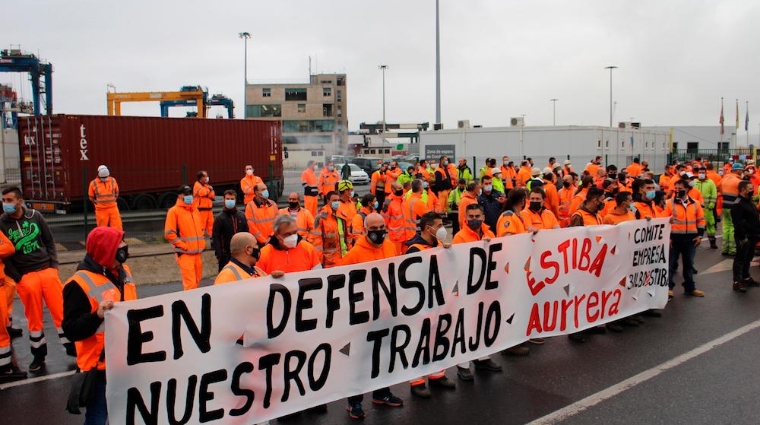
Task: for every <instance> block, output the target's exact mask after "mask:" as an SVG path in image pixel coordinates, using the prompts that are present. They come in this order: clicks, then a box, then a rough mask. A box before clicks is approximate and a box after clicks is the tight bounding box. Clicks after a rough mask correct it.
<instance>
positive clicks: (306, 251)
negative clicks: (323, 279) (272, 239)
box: [256, 240, 322, 273]
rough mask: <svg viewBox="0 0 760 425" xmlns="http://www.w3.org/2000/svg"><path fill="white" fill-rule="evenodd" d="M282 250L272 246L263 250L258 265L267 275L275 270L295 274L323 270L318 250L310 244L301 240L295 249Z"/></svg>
mask: <svg viewBox="0 0 760 425" xmlns="http://www.w3.org/2000/svg"><path fill="white" fill-rule="evenodd" d="M280 248H283V247H281V246H274V245H272V244H268V245H267V246H265V247H264V248H262V249H261V257H259V261H258V262H256V265H257V266H259V267H261V269H262V270H264V271H265V272H267V273H272V272H273V271H275V270H280V271H283V272H285V273H293V272H304V271H307V270H314V269H319V268H322V263H321V261H320V259H319V254H318V252H317V249H316V248H315V247H314V245H312V244H310V243H309V242H306V241H304V240H301V241H299V242H298V245H296V247H295V248H292V249H280Z"/></svg>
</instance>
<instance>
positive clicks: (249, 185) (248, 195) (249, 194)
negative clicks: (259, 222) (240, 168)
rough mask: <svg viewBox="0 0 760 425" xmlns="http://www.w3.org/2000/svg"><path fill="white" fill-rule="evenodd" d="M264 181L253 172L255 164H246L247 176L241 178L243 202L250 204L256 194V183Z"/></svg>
mask: <svg viewBox="0 0 760 425" xmlns="http://www.w3.org/2000/svg"><path fill="white" fill-rule="evenodd" d="M259 183H264V181H263V180H261V177H259V176H257V175H255V174H253V165H246V166H245V177H243V178H242V179H240V190H241V191H242V192H243V203H244V204H246V205H248V203H249V202H251V201H252V200H253V197H254V196H255V189H256V185H257V184H259Z"/></svg>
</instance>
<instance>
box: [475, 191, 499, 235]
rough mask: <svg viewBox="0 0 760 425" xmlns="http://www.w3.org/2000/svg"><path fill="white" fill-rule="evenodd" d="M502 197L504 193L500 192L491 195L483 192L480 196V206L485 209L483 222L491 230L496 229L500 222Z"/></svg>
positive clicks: (493, 192) (492, 192)
mask: <svg viewBox="0 0 760 425" xmlns="http://www.w3.org/2000/svg"><path fill="white" fill-rule="evenodd" d="M501 195H502V193H501V192H499V191H498V190H494V191H491V193H489V194H486V193H485V192H483V193H481V194H480V195H478V204H479V205H480V206H481V207H483V213H484V214H485V219H484V220H483V221H485V223H486V224H487V225H488V227H490V228H491V229H495V228H496V223H497V222H498V221H499V216H500V215H501V206H502V205H501V204H500V203H499V201H498V199H499V197H501Z"/></svg>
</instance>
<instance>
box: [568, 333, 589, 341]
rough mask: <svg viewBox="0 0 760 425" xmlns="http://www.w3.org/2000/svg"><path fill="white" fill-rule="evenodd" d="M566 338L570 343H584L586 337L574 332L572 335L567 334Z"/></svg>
mask: <svg viewBox="0 0 760 425" xmlns="http://www.w3.org/2000/svg"><path fill="white" fill-rule="evenodd" d="M567 337H568V338H569V339H570V341H573V342H581V343H583V342H586V336H585V335H583V334H582V333H581V332H576V333H574V334H569V335H567Z"/></svg>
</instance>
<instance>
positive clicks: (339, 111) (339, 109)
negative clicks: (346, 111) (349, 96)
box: [338, 105, 343, 118]
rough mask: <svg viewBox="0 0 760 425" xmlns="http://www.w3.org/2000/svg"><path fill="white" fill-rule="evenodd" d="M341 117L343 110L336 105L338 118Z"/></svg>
mask: <svg viewBox="0 0 760 425" xmlns="http://www.w3.org/2000/svg"><path fill="white" fill-rule="evenodd" d="M342 116H343V108H341V107H340V105H338V118H340V117H342Z"/></svg>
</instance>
